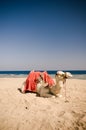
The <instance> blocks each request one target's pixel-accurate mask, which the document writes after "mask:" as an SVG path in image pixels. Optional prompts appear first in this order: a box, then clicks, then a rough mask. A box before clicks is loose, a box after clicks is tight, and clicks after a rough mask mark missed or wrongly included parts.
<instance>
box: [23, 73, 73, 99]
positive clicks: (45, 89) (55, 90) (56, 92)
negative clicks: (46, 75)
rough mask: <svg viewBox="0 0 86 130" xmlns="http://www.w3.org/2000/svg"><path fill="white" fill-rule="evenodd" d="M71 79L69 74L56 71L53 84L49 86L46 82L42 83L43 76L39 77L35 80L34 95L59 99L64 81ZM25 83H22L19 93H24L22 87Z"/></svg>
mask: <svg viewBox="0 0 86 130" xmlns="http://www.w3.org/2000/svg"><path fill="white" fill-rule="evenodd" d="M70 77H72V74H71V73H70V72H63V71H58V72H57V73H56V74H55V78H52V80H53V82H54V84H53V85H49V84H48V83H47V82H44V80H43V76H42V75H40V76H39V78H38V79H37V84H36V91H35V92H36V93H37V94H38V95H39V96H40V97H45V98H49V97H60V96H61V95H60V91H61V88H62V87H64V85H65V83H66V79H68V78H70ZM25 84H26V82H24V84H23V86H22V88H21V92H22V93H24V86H25Z"/></svg>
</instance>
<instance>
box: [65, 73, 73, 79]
mask: <svg viewBox="0 0 86 130" xmlns="http://www.w3.org/2000/svg"><path fill="white" fill-rule="evenodd" d="M65 77H66V78H71V77H73V75H72V74H71V73H70V72H65Z"/></svg>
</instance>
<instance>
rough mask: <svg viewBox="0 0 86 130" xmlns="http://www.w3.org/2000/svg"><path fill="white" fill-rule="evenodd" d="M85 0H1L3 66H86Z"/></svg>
mask: <svg viewBox="0 0 86 130" xmlns="http://www.w3.org/2000/svg"><path fill="white" fill-rule="evenodd" d="M85 7H86V1H85V0H0V70H32V69H35V70H86V8H85Z"/></svg>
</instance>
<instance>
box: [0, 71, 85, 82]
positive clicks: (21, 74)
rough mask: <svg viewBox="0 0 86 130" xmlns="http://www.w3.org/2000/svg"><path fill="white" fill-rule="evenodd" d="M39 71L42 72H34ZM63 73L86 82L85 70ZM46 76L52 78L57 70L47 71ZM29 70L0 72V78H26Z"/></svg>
mask: <svg viewBox="0 0 86 130" xmlns="http://www.w3.org/2000/svg"><path fill="white" fill-rule="evenodd" d="M36 71H41V72H43V70H36ZM62 71H64V72H70V73H71V74H72V75H73V77H72V78H73V79H83V80H86V70H62ZM47 72H48V74H49V75H50V76H51V77H54V75H55V74H56V72H57V70H47ZM29 73H30V70H21V71H0V78H26V77H27V76H28V74H29Z"/></svg>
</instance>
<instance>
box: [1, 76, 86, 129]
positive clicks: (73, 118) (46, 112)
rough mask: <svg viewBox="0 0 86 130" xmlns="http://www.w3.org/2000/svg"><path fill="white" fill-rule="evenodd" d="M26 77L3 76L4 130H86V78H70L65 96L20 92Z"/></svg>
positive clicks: (63, 92)
mask: <svg viewBox="0 0 86 130" xmlns="http://www.w3.org/2000/svg"><path fill="white" fill-rule="evenodd" d="M24 80H25V78H0V130H86V80H78V79H68V80H67V84H66V88H67V102H65V89H62V92H61V93H62V95H63V97H61V98H58V97H56V98H42V97H37V96H36V94H35V93H26V94H22V93H20V92H19V91H18V88H19V87H20V86H21V84H22V82H23V81H24Z"/></svg>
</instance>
